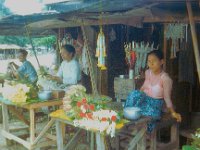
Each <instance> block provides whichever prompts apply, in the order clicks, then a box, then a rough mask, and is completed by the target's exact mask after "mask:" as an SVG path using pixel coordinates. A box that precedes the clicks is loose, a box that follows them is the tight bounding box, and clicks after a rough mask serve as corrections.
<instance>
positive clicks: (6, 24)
mask: <svg viewBox="0 0 200 150" xmlns="http://www.w3.org/2000/svg"><path fill="white" fill-rule="evenodd" d="M188 1H191V3H192V8H193V11H194V20H195V21H196V22H200V9H199V1H198V0H188ZM185 3H186V1H185V0H75V1H72V0H67V1H65V2H60V3H53V4H48V5H47V7H48V9H50V12H45V13H40V14H33V15H28V16H18V15H11V16H7V17H4V18H1V20H0V31H1V32H0V34H1V35H9V34H10V35H12V34H13V35H16V34H21V35H22V34H23V35H26V28H25V26H26V25H28V27H29V30H30V33H31V34H35V35H47V34H55V32H54V31H55V30H54V29H57V28H62V27H73V26H80V25H98V24H100V23H101V24H126V25H131V26H141V25H142V24H143V23H146V22H188V15H187V9H186V4H185ZM99 20H101V21H99Z"/></svg>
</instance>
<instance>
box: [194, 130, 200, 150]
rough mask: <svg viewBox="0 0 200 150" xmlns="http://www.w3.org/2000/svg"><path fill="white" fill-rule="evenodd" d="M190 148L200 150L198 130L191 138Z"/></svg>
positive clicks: (199, 133)
mask: <svg viewBox="0 0 200 150" xmlns="http://www.w3.org/2000/svg"><path fill="white" fill-rule="evenodd" d="M193 139H194V140H193V142H192V146H193V147H195V148H196V150H200V128H198V129H197V130H196V132H195V135H194V136H193Z"/></svg>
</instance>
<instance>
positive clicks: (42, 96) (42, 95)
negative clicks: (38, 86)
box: [38, 91, 52, 100]
mask: <svg viewBox="0 0 200 150" xmlns="http://www.w3.org/2000/svg"><path fill="white" fill-rule="evenodd" d="M51 97H52V91H39V92H38V98H39V99H40V100H49V99H51Z"/></svg>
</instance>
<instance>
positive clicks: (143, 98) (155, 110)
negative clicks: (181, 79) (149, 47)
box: [125, 50, 181, 132]
mask: <svg viewBox="0 0 200 150" xmlns="http://www.w3.org/2000/svg"><path fill="white" fill-rule="evenodd" d="M163 63H164V60H163V54H162V52H161V51H159V50H154V51H151V52H150V53H149V54H148V58H147V65H148V67H149V69H148V70H146V72H145V81H144V84H143V86H142V87H141V89H140V91H137V90H136V91H133V92H131V93H130V94H129V95H128V97H127V100H126V103H125V107H132V106H136V107H140V108H141V113H142V115H144V116H151V117H152V119H153V120H152V122H151V123H149V124H148V131H149V132H151V131H152V130H153V128H154V126H155V123H153V122H155V121H156V120H158V119H160V117H161V113H162V108H163V104H164V102H165V103H166V106H167V108H168V110H169V112H170V113H171V115H172V117H173V118H175V119H176V120H177V121H178V122H180V121H181V116H180V114H178V113H176V112H175V111H174V109H173V105H172V101H171V90H172V80H171V78H170V77H169V76H168V74H167V73H165V72H164V71H163V68H162V66H163Z"/></svg>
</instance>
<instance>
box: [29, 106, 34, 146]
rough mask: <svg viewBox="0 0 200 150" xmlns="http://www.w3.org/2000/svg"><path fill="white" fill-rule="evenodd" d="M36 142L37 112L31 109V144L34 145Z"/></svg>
mask: <svg viewBox="0 0 200 150" xmlns="http://www.w3.org/2000/svg"><path fill="white" fill-rule="evenodd" d="M34 140H35V112H34V109H30V142H31V144H33V142H34Z"/></svg>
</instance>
